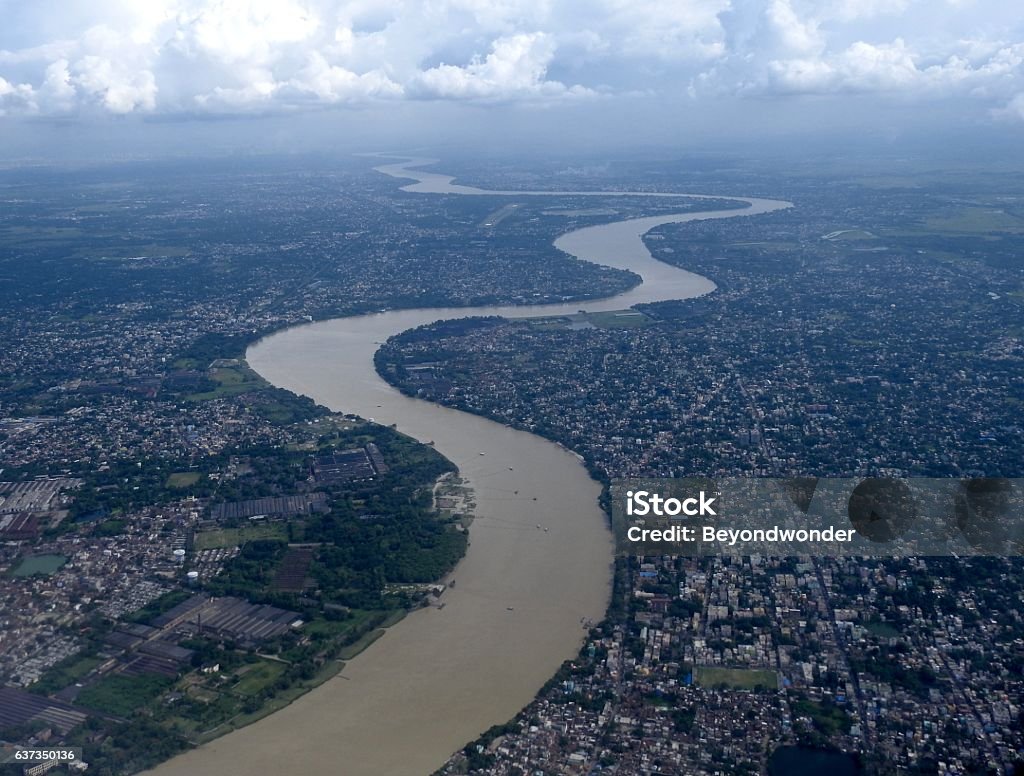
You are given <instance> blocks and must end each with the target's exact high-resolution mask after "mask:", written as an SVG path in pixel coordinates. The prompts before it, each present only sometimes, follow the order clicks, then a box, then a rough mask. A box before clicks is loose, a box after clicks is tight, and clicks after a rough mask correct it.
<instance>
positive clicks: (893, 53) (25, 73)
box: [0, 0, 1024, 141]
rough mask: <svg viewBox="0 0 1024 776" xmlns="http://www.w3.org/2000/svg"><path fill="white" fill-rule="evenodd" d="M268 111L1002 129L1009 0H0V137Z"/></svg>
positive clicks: (400, 118) (480, 125)
mask: <svg viewBox="0 0 1024 776" xmlns="http://www.w3.org/2000/svg"><path fill="white" fill-rule="evenodd" d="M282 116H286V117H289V121H290V122H292V125H293V126H303V127H307V126H314V127H315V126H316V125H320V126H330V127H333V128H338V127H344V128H347V129H349V130H351V131H352V132H353V133H354V135H356V136H358V135H359V129H360V128H362V129H363V130H364V135H366V137H367V138H372V137H374V135H375V133H377V132H378V131H379V128H380V127H382V126H390V127H391V128H392V129H395V128H396V127H397V126H398V125H401V126H404V127H406V128H407V129H408V128H409V127H410V126H421V127H422V126H429V127H430V128H431V130H432V131H433V132H434V133H435V134H438V135H440V134H443V132H444V131H445V124H446V123H447V124H449V125H454V124H455V123H458V124H459V126H460V127H462V128H463V131H465V127H467V126H469V127H472V128H474V129H475V130H476V129H479V130H480V131H487V128H488V126H491V127H492V128H493V127H506V128H507V127H517V128H522V127H530V126H534V125H536V126H543V127H545V130H546V131H550V130H551V129H552V128H555V127H558V126H564V127H566V128H568V129H567V131H569V132H574V131H580V132H582V133H584V134H589V135H594V134H596V133H598V132H599V131H601V128H602V125H603V127H604V129H605V130H606V131H608V132H612V133H622V134H624V135H627V136H628V135H630V134H631V131H632V130H636V132H635V134H636V137H637V139H644V138H651V137H654V138H658V139H660V140H666V141H667V140H668V139H669V138H670V137H671V135H672V133H673V132H679V133H682V134H685V133H686V132H694V133H697V134H702V135H713V134H714V133H715V132H716V131H717V130H720V129H721V128H722V127H721V126H720V125H722V124H729V125H730V126H731V127H732V129H733V130H735V129H736V127H737V126H742V127H743V128H745V129H746V130H747V131H751V132H753V131H759V130H761V129H763V130H764V131H765V132H767V133H769V134H771V133H780V132H783V133H784V132H786V131H787V130H789V129H794V130H799V129H804V130H806V129H807V126H808V124H809V123H810V124H811V125H815V124H820V125H821V126H822V128H828V127H830V126H832V125H837V124H840V123H842V122H846V123H853V124H864V123H865V122H867V121H868V117H874V118H872V119H871V120H873V121H875V122H876V123H877V124H878V125H879V126H884V127H885V128H888V129H891V130H894V131H898V130H899V128H900V127H902V126H904V125H906V126H917V127H921V126H925V127H927V126H929V125H932V126H934V125H936V124H937V123H941V124H942V125H950V124H962V125H965V126H984V127H996V128H1001V129H1002V130H1003V131H1005V132H1019V133H1021V135H1022V137H1024V3H1021V2H1019V0H820V1H811V0H421V1H420V2H412V1H411V0H355V1H354V2H337V1H334V0H137V1H136V2H128V1H127V0H0V138H6V139H8V140H11V139H12V138H16V137H23V136H34V135H39V134H40V133H42V136H45V137H53V136H54V135H52V134H51V133H52V131H53V129H52V128H53V127H60V128H61V129H60V131H62V132H64V133H67V132H68V128H69V127H71V128H75V127H79V128H83V131H84V128H89V131H92V132H96V131H97V128H98V127H99V128H102V127H104V126H106V125H109V127H111V128H114V130H116V132H118V133H121V134H124V132H125V127H126V126H130V127H133V128H134V129H133V131H141V130H143V129H144V128H147V127H154V126H156V125H163V126H164V127H165V128H164V129H163V130H155V129H154V130H149V131H152V132H153V133H154V134H155V135H161V136H170V135H173V134H174V133H180V132H181V127H183V126H185V127H187V126H194V125H198V124H202V123H204V122H205V123H206V124H223V123H224V122H223V121H211V120H214V119H216V120H223V119H232V118H239V117H242V118H248V117H252V118H253V119H254V122H233V123H234V124H236V125H238V124H242V123H244V124H245V125H246V126H249V127H250V128H251V127H252V126H255V125H258V124H259V123H260V122H263V123H264V124H265V126H266V127H268V128H272V130H271V131H272V132H276V133H280V132H281V131H282V127H285V126H288V124H286V123H283V122H282V119H281V117H282ZM104 122H106V124H105V123H104ZM229 123H232V122H229ZM640 123H642V124H643V125H644V130H643V131H640V130H638V129H637V126H636V125H637V124H640ZM171 124H173V125H174V126H175V127H177V129H175V130H173V131H172V130H167V129H166V126H167V125H171ZM48 125H49V128H47V127H48ZM26 127H30V128H31V129H29V130H26ZM41 127H42V128H43V129H40V128H41ZM449 128H452V129H454V127H453V126H450V127H449ZM243 134H244V133H243ZM314 134H315V133H314ZM395 136H396V137H397V136H398V135H397V134H396V135H395Z"/></svg>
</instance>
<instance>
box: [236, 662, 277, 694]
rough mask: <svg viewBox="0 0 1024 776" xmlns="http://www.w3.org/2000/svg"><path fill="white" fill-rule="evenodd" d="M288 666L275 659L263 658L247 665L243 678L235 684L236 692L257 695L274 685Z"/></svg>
mask: <svg viewBox="0 0 1024 776" xmlns="http://www.w3.org/2000/svg"><path fill="white" fill-rule="evenodd" d="M286 668H288V666H287V665H286V664H285V663H278V662H275V661H273V660H261V661H260V662H258V663H253V664H252V665H250V666H246V667H245V669H244V673H243V674H242V678H241V679H239V680H238V683H237V684H236V685H235V687H234V690H235V692H237V693H239V694H240V695H257V694H258V693H260V692H262V691H263V690H266V689H268V688H270V687H272V686H273V685H274V682H276V681H277V680H278V678H280V676H281V674H283V673H284V671H285V669H286Z"/></svg>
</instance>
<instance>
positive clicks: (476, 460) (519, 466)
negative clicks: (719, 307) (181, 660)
mask: <svg viewBox="0 0 1024 776" xmlns="http://www.w3.org/2000/svg"><path fill="white" fill-rule="evenodd" d="M432 161H433V160H428V159H411V160H408V161H403V162H399V163H395V164H386V165H383V166H381V167H377V168H376V169H377V170H378V171H379V172H381V173H384V174H386V175H391V176H393V177H396V178H403V179H412V180H413V181H414V182H413V183H411V184H409V185H407V186H405V187H404V189H405V190H406V191H411V192H418V193H423V194H465V195H486V196H508V197H520V198H523V197H531V196H557V195H559V194H562V195H572V196H581V195H588V196H609V195H616V196H621V195H627V194H628V195H630V196H647V197H672V196H675V197H679V196H691V197H692V196H701V197H702V198H709V197H714V195H681V194H654V193H634V192H550V191H536V192H532V191H531V192H524V191H488V190H485V189H478V188H473V187H470V186H462V185H458V184H455V183H453V182H452V181H453V178H451V177H450V176H445V175H439V174H436V173H431V172H424V171H422V170H420V169H416V168H418V167H420V166H422V165H425V164H428V163H430V162H432ZM714 198H715V199H731V200H734V201H739V202H743V203H747V204H748V205H749V207H746V208H743V209H739V210H719V211H706V212H702V213H685V214H678V215H663V216H656V217H651V218H639V219H631V220H627V221H618V222H615V223H610V224H603V225H600V226H591V227H586V228H584V229H579V230H576V231H574V232H570V233H568V234H565V235H563V236H562V237H560V238H559V239H558V240H557V241H556V242H555V246H556V247H558V248H559V249H561V250H563V251H565V252H567V253H569V254H572V255H574V256H577V257H579V258H581V259H584V260H587V261H592V262H596V263H599V264H604V265H607V266H612V267H619V268H622V269H628V270H632V271H633V272H636V273H637V274H639V275H640V276H641V277H642V278H643V283H642V284H640V285H639V286H637V287H636V288H634V289H632V290H630V291H627V292H625V293H623V294H620V295H618V296H615V297H611V298H608V299H603V300H598V301H594V302H571V303H568V304H558V305H543V306H530V307H526V308H524V307H514V306H505V307H503V306H495V307H475V308H433V309H419V310H397V311H392V312H385V313H380V314H374V315H365V316H359V317H353V318H342V319H336V320H330V321H323V322H320V323H313V324H309V325H305V326H299V327H296V328H293V329H288V330H286V331H283V332H280V333H278V334H275V335H273V336H271V337H268V338H266V339H264V340H262V341H261V342H259V343H257V344H255V345H253V346H252V347H251V348H250V349H249V351H248V353H247V358H248V361H249V364H250V365H251V366H252V368H253V369H255V370H256V371H257V372H259V373H260V374H261V375H262V376H263V377H265V378H266V379H267V380H269V381H270V382H272V383H274V384H275V385H278V386H280V387H282V388H287V389H289V390H291V391H294V392H296V393H301V394H306V395H309V396H311V397H312V398H314V399H315V400H316V401H318V402H319V403H321V404H324V405H326V406H328V407H330V408H331V409H334V410H337V411H345V412H352V413H357V414H359V415H362V416H363V417H367V418H373V419H374V420H376V421H377V422H379V423H384V424H391V423H395V424H397V426H398V429H399V430H400V431H402V432H404V433H406V434H408V435H410V436H412V437H415V438H416V439H419V440H421V441H423V442H428V441H433V442H434V444H435V447H436V449H437V450H438V451H440V452H441V453H442V454H444V455H445V456H446V457H448V458H449V459H450V460H451V461H453V462H454V463H455V464H456V465H457V466H458V467H459V470H460V473H461V475H462V476H463V477H464V478H466V479H468V480H469V484H470V486H471V487H473V488H474V490H475V492H476V500H477V510H476V513H477V518H476V520H474V522H473V525H472V528H471V529H470V540H471V544H470V547H469V551H468V552H467V554H466V557H465V558H464V559H463V560H462V562H461V563H460V564H459V566H458V568H457V569H456V570H455V572H454V574H453V575H452V576H453V577H454V578H455V579H456V580H457V583H458V584H457V585H456V587H454V588H451V589H449V591H448V592H446V593H445V600H446V602H447V605H446V606H445V607H444V608H443V609H440V610H439V609H424V610H420V611H417V612H414V613H412V614H411V615H409V616H408V617H406V618H405V619H404V620H403V621H402V622H400V623H399V624H398V625H396V626H394V627H393V628H391V629H389V630H388V632H387V633H386V634H385V635H384V636H382V637H381V638H380V639H378V640H377V641H376V642H375V643H374V644H373V645H372V646H371V647H370V648H369V649H367V650H365V651H364V652H363V653H362V654H361V655H359V656H358V657H356V658H355V659H354V660H352V661H351V662H349V663H348V664H347V665H346V666H345V669H344V671H343V672H342V673H341V674H340V675H339V676H338V677H336V678H334V679H331V680H329V681H328V682H326V683H325V684H323V685H321V686H320V687H319V688H317V689H316V690H313V691H312V692H310V693H308V694H307V695H305V696H303V697H301V698H299V699H298V700H297V701H295V702H294V703H292V704H291V705H290V706H288V707H287V708H285V709H283V710H281V711H279V712H277V713H275V714H273V715H271V716H269V717H267V718H265V719H263V720H261V721H260V722H257V723H255V724H253V725H250V726H249V727H246V728H242V729H241V730H238V731H235V732H233V733H230V734H229V735H226V736H224V737H222V738H219V739H217V740H215V741H213V742H212V743H210V744H207V745H205V746H203V747H200V748H199V749H196V750H194V751H192V752H188V753H186V754H183V755H181V756H179V757H177V758H175V759H173V760H171V761H170V762H168V763H165V764H164V765H162V766H160V767H159V768H157V769H156V770H155V771H154V773H157V774H160V776H179V775H180V776H186V775H189V776H191V774H196V773H217V774H220V775H221V776H242V775H243V774H245V775H247V776H248V775H249V774H272V775H273V776H277V775H278V774H291V773H325V774H326V773H338V774H345V775H346V776H350V775H353V774H368V775H369V774H373V775H374V776H378V775H379V774H411V775H415V776H422V775H423V774H428V773H430V772H432V771H433V770H435V769H436V768H438V767H439V766H440V765H441V764H442V763H443V762H444V760H445V759H446V758H447V757H448V756H449V755H450V754H451V753H452V752H453V751H455V750H456V749H458V748H459V747H461V746H462V745H464V744H465V743H466V742H467V741H470V740H472V739H473V738H475V737H476V736H477V735H479V734H480V733H481V732H483V731H484V730H486V729H487V728H488V727H490V726H491V725H494V724H498V723H502V722H505V721H506V720H508V719H510V718H511V717H513V716H514V715H515V714H516V713H517V712H518V711H519V710H520V709H521V708H522V707H523V706H525V705H526V704H527V703H529V702H530V700H531V699H532V698H533V696H534V694H535V693H536V692H537V690H538V689H539V688H540V686H541V685H542V684H543V683H544V682H545V681H547V679H548V678H549V677H550V676H551V675H552V674H553V673H554V672H555V670H556V669H557V668H558V666H559V665H560V664H561V663H562V661H563V660H566V659H567V658H569V657H571V656H572V655H574V654H575V652H576V650H577V649H578V648H579V646H580V644H581V642H582V639H583V637H584V635H585V631H584V629H583V627H582V625H581V622H582V621H585V620H588V619H589V620H595V621H596V620H599V619H600V618H601V617H602V616H603V614H604V611H605V608H606V606H607V603H608V598H609V593H610V583H611V568H612V543H611V535H610V532H609V531H608V529H607V527H606V523H605V517H604V515H603V513H602V512H601V511H600V509H599V508H598V505H597V497H598V495H599V493H600V487H599V486H598V484H597V483H596V482H594V481H593V480H592V479H591V478H590V477H589V476H588V475H587V472H586V470H585V469H584V467H583V465H582V464H581V462H580V460H579V458H578V457H577V456H575V455H574V454H572V453H570V452H568V451H566V450H565V449H564V448H562V447H560V446H558V445H556V444H553V443H551V442H548V441H546V440H544V439H541V438H540V437H537V436H534V435H532V434H527V433H525V432H521V431H516V430H513V429H510V428H508V427H506V426H502V425H500V424H497V423H494V422H492V421H489V420H485V419H483V418H479V417H476V416H473V415H469V414H466V413H462V412H458V411H455V410H451V409H446V408H444V407H440V406H438V405H436V404H432V403H429V402H425V401H421V400H418V399H411V398H408V397H406V396H403V395H402V394H400V393H399V392H398V391H396V390H395V389H393V388H392V387H391V386H389V385H388V384H387V383H385V382H384V381H383V380H382V379H381V378H380V377H379V376H378V375H377V373H376V372H375V370H374V367H373V355H374V352H375V351H376V349H377V347H378V344H379V343H380V342H383V341H384V340H386V339H387V338H388V337H389V336H391V335H393V334H397V333H399V332H401V331H404V330H406V329H409V328H412V327H414V326H420V325H422V324H426V323H430V322H432V321H436V320H439V319H443V318H459V317H463V316H470V315H501V316H505V317H516V316H534V315H551V314H567V313H574V312H577V311H578V310H580V309H586V310H588V311H595V312H596V311H602V310H619V309H623V308H626V307H629V306H631V305H634V304H638V303H641V302H656V301H663V300H668V299H685V298H690V297H695V296H700V295H702V294H706V293H709V292H710V291H713V290H714V288H715V285H714V283H712V282H711V281H710V280H708V279H707V278H705V277H701V276H700V275H695V274H693V273H691V272H686V271H684V270H680V269H677V268H674V267H671V266H669V265H667V264H663V263H660V262H658V261H655V260H654V259H653V258H652V257H651V255H650V253H649V252H648V251H647V249H646V247H645V246H644V244H643V241H642V239H641V237H642V235H643V234H645V233H646V232H648V231H649V230H651V229H653V228H654V227H656V226H660V225H662V224H668V223H678V222H685V221H695V220H703V219H711V218H736V217H740V216H753V215H757V214H760V213H768V212H771V211H773V210H779V209H782V208H786V207H790V206H791V205H790V203H788V202H783V201H779V200H769V199H752V198H746V197H743V198H740V197H714ZM538 525H541V526H543V527H545V528H547V529H548V530H547V531H542V530H538V528H537V526H538Z"/></svg>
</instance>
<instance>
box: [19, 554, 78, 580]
mask: <svg viewBox="0 0 1024 776" xmlns="http://www.w3.org/2000/svg"><path fill="white" fill-rule="evenodd" d="M67 561H68V559H67V558H66V557H64V556H63V555H29V556H27V557H25V558H22V561H21V563H19V564H18V566H17V568H15V569H14V571H13V572H12V573H13V574H14V576H16V577H30V576H32V575H33V574H42V575H43V576H47V577H48V576H49V575H50V574H52V573H53V572H55V571H56V570H57V569H59V568H60V567H61V566H63V565H64V564H65V563H67Z"/></svg>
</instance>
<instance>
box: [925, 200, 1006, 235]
mask: <svg viewBox="0 0 1024 776" xmlns="http://www.w3.org/2000/svg"><path fill="white" fill-rule="evenodd" d="M925 225H926V226H927V227H928V228H929V229H932V230H934V231H936V232H958V233H961V234H963V233H967V234H987V233H989V232H1013V233H1020V232H1024V219H1021V218H1020V217H1019V216H1017V215H1014V214H1013V213H1007V212H1006V211H1005V210H1002V209H997V208H993V209H989V208H981V207H966V208H961V209H958V210H955V211H952V212H949V213H944V214H943V215H941V216H933V217H931V218H928V219H926V220H925Z"/></svg>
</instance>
